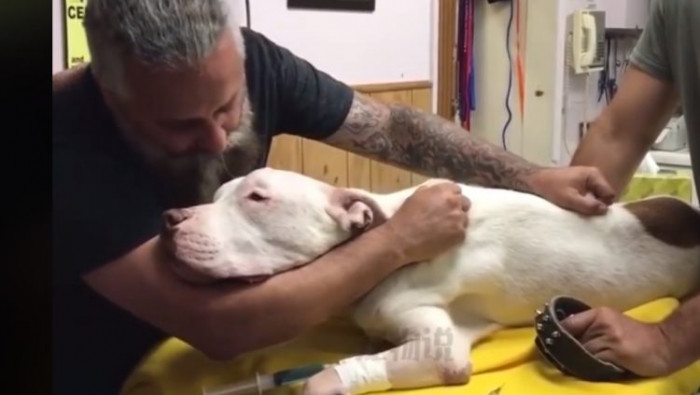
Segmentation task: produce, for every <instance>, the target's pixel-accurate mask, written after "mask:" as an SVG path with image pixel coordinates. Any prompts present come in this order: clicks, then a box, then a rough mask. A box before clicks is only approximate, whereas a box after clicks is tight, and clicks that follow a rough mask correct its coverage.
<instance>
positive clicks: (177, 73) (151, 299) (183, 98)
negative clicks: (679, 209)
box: [52, 0, 613, 395]
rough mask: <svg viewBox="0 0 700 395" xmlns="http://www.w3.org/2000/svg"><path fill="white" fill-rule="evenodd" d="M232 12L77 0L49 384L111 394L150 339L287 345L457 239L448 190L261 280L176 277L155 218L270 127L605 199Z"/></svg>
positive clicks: (458, 225) (190, 198)
mask: <svg viewBox="0 0 700 395" xmlns="http://www.w3.org/2000/svg"><path fill="white" fill-rule="evenodd" d="M229 20H230V19H229V18H228V16H227V14H226V10H225V8H224V4H223V3H222V2H221V1H219V0H167V1H166V0H90V1H89V2H88V5H87V9H86V15H85V29H86V33H87V39H88V44H89V48H90V55H91V64H89V65H88V66H86V67H80V68H78V69H76V70H70V71H66V72H64V73H61V74H60V75H58V76H55V77H54V94H53V95H54V96H53V114H54V115H53V161H54V162H53V166H52V170H53V183H54V187H53V213H54V221H53V223H54V232H53V233H54V242H53V244H54V255H53V304H54V306H53V345H54V364H53V366H54V385H55V388H56V391H55V392H56V393H62V394H63V393H65V394H71V395H80V394H100V395H105V394H110V393H117V392H118V391H119V388H120V385H121V383H122V382H123V380H124V379H125V378H126V377H127V376H128V374H129V373H130V371H131V369H133V367H134V366H135V364H136V363H137V362H138V361H139V359H140V358H141V357H142V356H143V355H144V354H145V353H146V352H147V351H148V349H149V348H150V347H152V346H154V345H155V344H156V342H157V341H159V340H161V339H163V338H164V337H165V336H176V337H178V338H180V339H182V340H183V341H185V342H187V343H189V344H191V345H192V346H194V347H196V348H197V349H199V350H201V351H202V352H204V353H205V354H206V355H208V356H209V357H211V358H216V359H226V358H231V357H233V356H235V355H237V354H239V353H242V352H245V351H249V350H253V349H257V348H261V347H266V346H269V345H273V344H277V343H280V342H283V341H286V340H289V339H291V338H293V337H294V336H296V335H297V334H299V333H301V332H302V331H304V330H306V329H307V328H309V327H310V326H312V325H315V324H317V323H319V322H321V321H323V320H325V319H327V318H328V317H329V316H330V315H331V314H334V313H335V312H337V311H339V310H340V309H342V308H344V307H345V306H347V305H349V304H350V303H352V302H353V301H354V300H356V299H357V298H359V297H361V296H362V295H363V294H364V293H366V292H367V291H369V290H370V289H371V288H372V287H373V286H374V285H376V284H377V283H378V282H379V281H381V280H382V279H383V278H385V277H386V276H387V275H388V274H390V273H391V272H392V271H393V270H396V269H398V268H399V267H401V266H402V265H406V264H408V263H410V262H412V261H414V260H416V259H418V258H419V256H420V257H426V256H431V255H436V254H438V253H440V252H442V251H444V250H445V249H447V248H449V247H450V246H452V245H454V244H456V243H458V242H459V240H460V239H463V238H464V232H465V227H466V211H467V210H468V208H469V207H468V206H469V203H468V202H463V201H462V200H461V199H459V198H457V196H458V195H459V190H458V189H457V188H455V187H454V185H449V184H445V185H440V186H434V187H431V188H426V189H424V190H421V191H419V192H417V193H416V194H415V195H414V196H413V197H412V198H411V199H409V201H407V202H406V204H405V205H404V207H402V209H401V210H400V212H399V213H398V214H397V215H396V216H395V217H393V218H392V219H391V220H390V221H389V222H388V223H387V224H384V225H381V226H379V227H377V228H375V229H373V230H371V231H369V232H368V233H366V234H363V235H362V236H360V237H358V238H357V239H355V240H353V241H352V242H350V243H348V244H346V245H343V246H341V247H339V248H337V249H335V250H334V251H331V252H330V253H329V254H327V255H325V256H323V257H321V258H319V259H317V260H316V261H314V262H312V263H311V264H309V265H307V266H305V267H303V268H301V269H299V270H294V271H290V272H288V273H282V274H279V275H277V276H275V277H274V278H273V279H270V280H269V281H266V282H264V283H261V284H257V285H237V284H227V285H222V286H217V287H204V286H201V287H198V286H194V285H192V284H188V283H184V282H182V281H180V280H179V279H178V278H177V276H175V275H173V273H172V272H171V271H170V270H169V269H168V267H169V266H171V264H170V263H168V262H169V260H171V259H173V258H172V257H170V256H168V255H166V254H163V253H162V249H161V245H160V243H159V237H158V234H159V230H160V228H161V215H162V213H163V212H164V211H165V210H167V209H169V208H173V207H183V206H190V205H196V204H200V203H204V202H208V201H210V200H211V198H212V194H213V192H214V191H215V190H216V188H217V187H218V186H220V185H221V184H222V183H223V182H226V181H228V180H230V179H231V178H233V177H236V176H240V175H244V174H246V173H248V172H250V171H251V170H254V169H256V168H260V167H262V166H264V165H265V163H266V160H267V154H268V150H269V147H270V142H271V139H272V138H273V137H274V136H275V135H278V134H280V133H290V134H296V135H299V136H303V137H305V138H309V139H314V140H318V141H323V142H325V143H328V144H330V145H333V146H335V147H339V148H343V149H347V150H349V151H352V152H354V153H357V154H360V155H365V156H367V157H370V158H373V159H377V160H381V161H385V162H387V163H391V164H394V165H397V166H401V167H405V168H408V169H411V170H413V171H416V172H421V173H423V174H427V175H434V176H439V177H445V178H450V179H453V180H459V181H464V182H472V183H478V184H482V185H490V186H497V187H503V188H512V189H517V190H521V191H527V192H530V193H534V194H538V195H541V196H543V197H545V198H547V199H550V200H552V201H553V202H555V203H557V204H559V205H562V206H564V207H567V208H571V209H573V210H576V211H579V212H582V213H591V214H594V213H600V212H603V211H604V210H605V208H606V205H607V204H608V203H609V202H610V201H612V199H613V196H612V193H611V190H610V188H609V186H607V184H606V183H605V181H604V180H603V179H602V177H601V176H600V174H599V173H598V172H596V171H595V170H593V169H591V168H586V167H579V168H567V169H553V168H541V167H539V166H535V165H533V164H531V163H528V162H527V161H525V160H523V159H521V158H519V157H517V156H514V155H511V154H509V153H507V152H504V151H502V150H500V149H498V148H497V147H494V146H492V145H489V144H486V143H483V142H480V141H478V140H477V139H475V138H474V137H473V136H472V135H470V134H469V133H466V132H465V131H464V130H462V129H460V128H459V127H458V126H457V125H455V124H453V123H451V122H448V121H446V120H444V119H441V118H439V117H437V116H434V115H430V114H427V113H424V112H421V111H418V110H416V109H414V108H411V107H407V106H403V105H398V104H383V103H379V102H376V101H374V100H372V99H370V98H368V97H365V96H363V95H361V94H359V93H357V92H354V91H353V90H352V89H351V88H349V87H348V86H347V85H345V84H343V83H342V82H340V81H337V80H336V79H334V78H332V77H331V76H329V75H328V74H326V73H324V72H322V71H319V70H317V69H315V68H314V67H313V66H312V65H311V64H309V63H308V62H306V61H304V60H303V59H300V58H299V57H297V56H295V55H294V54H293V53H292V52H290V51H289V50H287V49H285V48H283V47H280V46H278V45H276V44H275V43H273V42H271V41H270V40H269V39H267V38H266V37H265V36H263V35H261V34H259V33H256V32H253V31H251V30H249V29H246V28H239V27H236V26H232V25H231V24H230V23H229V22H228V21H229ZM401 224H410V226H406V225H401ZM416 254H417V255H416Z"/></svg>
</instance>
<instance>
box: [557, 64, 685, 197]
mask: <svg viewBox="0 0 700 395" xmlns="http://www.w3.org/2000/svg"><path fill="white" fill-rule="evenodd" d="M678 100H679V99H678V95H677V93H676V92H675V90H674V88H673V85H672V84H671V83H670V82H666V81H662V80H659V79H656V78H654V77H652V76H650V75H649V74H647V73H645V72H643V71H641V70H640V69H638V68H636V67H634V66H631V67H630V68H629V69H628V71H627V72H625V75H624V78H623V81H622V83H621V85H620V89H619V91H618V92H617V94H616V95H615V97H614V98H613V100H612V102H610V105H609V106H607V107H606V108H605V109H604V110H603V112H602V113H601V115H600V116H599V117H598V119H596V120H595V122H593V124H592V125H591V127H590V129H589V130H588V134H587V135H586V136H585V137H584V138H583V140H582V141H581V144H580V145H579V148H578V149H577V150H576V152H575V153H574V156H573V159H572V161H571V165H574V166H578V165H583V166H595V167H598V168H599V169H600V171H601V172H602V173H603V175H604V176H605V177H606V178H607V180H608V181H609V182H610V183H611V186H612V187H613V189H615V191H616V193H617V196H619V194H620V192H621V191H622V190H623V189H624V187H625V186H626V185H627V183H628V182H629V180H630V178H631V177H632V175H633V174H634V172H635V171H636V169H637V167H638V166H639V163H640V162H641V161H642V159H643V158H644V155H645V154H646V153H647V152H648V151H649V149H650V148H651V145H652V144H653V143H654V141H655V140H656V137H657V136H658V135H659V133H661V130H662V129H663V127H664V126H665V125H666V123H668V120H669V119H670V117H671V115H672V113H673V111H674V109H675V108H676V107H677V105H678Z"/></svg>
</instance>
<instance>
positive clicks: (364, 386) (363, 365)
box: [334, 355, 391, 394]
mask: <svg viewBox="0 0 700 395" xmlns="http://www.w3.org/2000/svg"><path fill="white" fill-rule="evenodd" d="M334 369H335V371H336V373H338V376H339V377H340V381H341V382H342V383H343V386H344V387H345V389H346V390H347V391H348V393H350V394H362V393H367V392H376V391H386V390H389V389H391V383H390V382H389V377H388V376H387V371H386V361H385V360H384V359H383V358H381V357H378V356H371V355H370V356H358V357H352V358H347V359H344V360H341V361H340V362H338V364H336V365H335V366H334Z"/></svg>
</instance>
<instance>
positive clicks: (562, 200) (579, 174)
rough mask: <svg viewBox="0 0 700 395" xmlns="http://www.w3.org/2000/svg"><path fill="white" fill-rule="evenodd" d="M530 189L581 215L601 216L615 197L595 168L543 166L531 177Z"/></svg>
mask: <svg viewBox="0 0 700 395" xmlns="http://www.w3.org/2000/svg"><path fill="white" fill-rule="evenodd" d="M529 184H530V187H531V188H532V190H533V192H534V193H535V194H537V195H539V196H541V197H543V198H545V199H547V200H549V201H550V202H552V203H554V204H556V205H558V206H560V207H562V208H565V209H567V210H571V211H574V212H577V213H579V214H583V215H601V214H605V213H606V212H607V209H608V206H609V205H611V204H612V203H613V202H614V200H615V191H614V190H613V188H612V187H611V186H610V184H609V183H608V181H607V180H606V179H605V177H603V174H602V173H601V172H600V171H599V170H598V169H596V168H595V167H587V166H571V167H561V168H545V169H542V170H539V171H537V172H536V173H534V174H533V175H532V176H531V177H530V181H529Z"/></svg>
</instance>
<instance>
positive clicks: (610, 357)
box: [562, 307, 673, 377]
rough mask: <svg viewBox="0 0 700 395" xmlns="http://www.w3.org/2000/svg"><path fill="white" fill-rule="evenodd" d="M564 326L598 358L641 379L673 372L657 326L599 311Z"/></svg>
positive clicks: (586, 312)
mask: <svg viewBox="0 0 700 395" xmlns="http://www.w3.org/2000/svg"><path fill="white" fill-rule="evenodd" d="M562 326H563V327H564V328H565V329H566V330H567V331H568V332H569V333H570V334H571V335H572V336H574V337H575V338H576V339H578V341H579V342H580V343H581V344H583V346H584V347H585V348H586V349H587V350H588V351H589V352H591V354H593V355H594V356H595V357H597V358H599V359H601V360H603V361H607V362H610V363H614V364H616V365H617V366H619V367H621V368H625V369H627V370H629V371H631V372H632V373H635V374H637V375H638V376H642V377H659V376H664V375H667V374H669V373H670V372H672V371H673V369H672V367H671V357H670V351H669V347H668V341H667V339H666V337H665V335H664V333H663V331H662V329H661V326H659V325H657V324H649V323H644V322H640V321H637V320H634V319H632V318H630V317H628V316H626V315H624V314H622V313H620V312H618V311H615V310H612V309H609V308H606V307H599V308H593V309H590V310H587V311H584V312H582V313H579V314H576V315H574V316H571V317H569V318H567V319H565V320H564V321H562Z"/></svg>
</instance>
